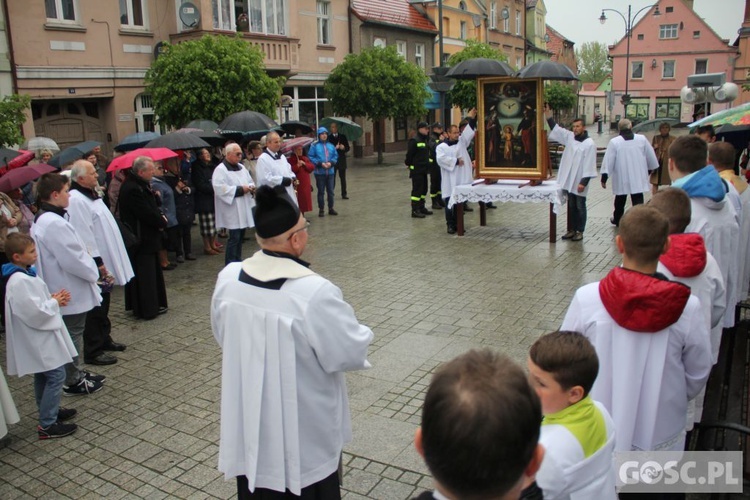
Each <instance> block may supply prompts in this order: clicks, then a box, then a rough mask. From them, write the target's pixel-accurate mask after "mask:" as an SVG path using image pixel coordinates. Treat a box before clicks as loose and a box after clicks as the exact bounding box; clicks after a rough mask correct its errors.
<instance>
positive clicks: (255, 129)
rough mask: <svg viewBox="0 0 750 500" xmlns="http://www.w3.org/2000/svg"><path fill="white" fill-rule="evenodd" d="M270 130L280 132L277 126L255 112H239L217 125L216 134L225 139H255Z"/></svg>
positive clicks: (269, 119)
mask: <svg viewBox="0 0 750 500" xmlns="http://www.w3.org/2000/svg"><path fill="white" fill-rule="evenodd" d="M271 130H276V131H282V130H281V128H280V127H279V124H278V123H276V122H275V121H273V120H272V119H271V118H269V117H267V116H266V115H264V114H263V113H258V112H257V111H240V112H239V113H234V114H232V115H229V116H227V117H226V118H224V120H222V122H221V123H220V124H219V130H218V132H219V133H220V134H221V135H223V136H225V137H232V138H238V137H237V136H239V138H240V139H251V138H252V139H255V138H260V137H262V136H264V135H266V134H267V133H268V132H270V131H271Z"/></svg>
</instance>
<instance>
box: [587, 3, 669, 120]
mask: <svg viewBox="0 0 750 500" xmlns="http://www.w3.org/2000/svg"><path fill="white" fill-rule="evenodd" d="M651 7H656V10H654V17H658V16H660V15H661V12H659V5H657V4H652V5H647V6H645V7H643V8H642V9H641V10H639V11H638V12H636V13H635V15H631V10H632V6H631V5H628V17H625V14H623V13H622V12H620V11H619V10H615V9H602V15H601V16H599V22H600V23H602V24H604V23H606V22H607V16H606V15H605V14H604V12H605V11H609V12H614V13H616V14H617V15H619V16H620V17H621V18H622V20H623V21H625V36H626V37H627V38H628V43H627V51H626V53H625V95H623V96H622V104H623V105H624V106H626V107H627V105H628V103H629V102H630V94H628V83H629V82H630V75H629V74H628V73H629V72H630V38H631V37H632V36H633V25H634V24H635V21H636V19H637V18H638V14H640V13H641V12H643V11H644V10H646V9H650V8H651ZM625 114H626V115H627V111H626V113H625Z"/></svg>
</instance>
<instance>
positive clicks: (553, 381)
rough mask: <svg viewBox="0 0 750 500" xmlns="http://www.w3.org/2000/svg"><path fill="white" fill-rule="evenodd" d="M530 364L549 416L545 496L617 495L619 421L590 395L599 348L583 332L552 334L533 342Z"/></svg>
mask: <svg viewBox="0 0 750 500" xmlns="http://www.w3.org/2000/svg"><path fill="white" fill-rule="evenodd" d="M528 368H529V378H530V381H531V385H532V387H534V389H535V390H536V393H537V395H538V396H539V399H540V400H541V403H542V414H543V415H544V420H543V421H542V429H541V434H540V436H539V443H540V444H541V445H542V446H544V448H545V455H544V460H543V461H542V466H541V468H540V469H539V472H538V473H537V475H536V482H537V484H538V485H539V487H540V488H541V489H542V491H543V492H544V498H545V499H571V500H573V499H575V500H579V499H580V500H584V499H591V500H609V499H613V500H614V499H616V498H617V495H616V493H615V471H614V465H613V461H612V453H613V452H614V447H615V439H614V437H615V436H614V423H613V422H612V418H611V417H610V416H609V413H607V410H606V409H605V408H604V406H602V405H601V404H600V403H598V402H596V401H594V400H593V399H591V397H590V396H589V391H590V390H591V387H592V386H593V385H594V381H595V380H596V376H597V374H598V372H599V359H598V357H597V355H596V350H595V349H594V347H593V346H592V345H591V343H590V342H589V341H588V339H586V337H584V336H583V335H581V334H580V333H576V332H554V333H549V334H547V335H544V336H542V337H541V338H539V339H538V340H537V341H536V342H535V343H534V345H532V346H531V350H530V351H529V359H528Z"/></svg>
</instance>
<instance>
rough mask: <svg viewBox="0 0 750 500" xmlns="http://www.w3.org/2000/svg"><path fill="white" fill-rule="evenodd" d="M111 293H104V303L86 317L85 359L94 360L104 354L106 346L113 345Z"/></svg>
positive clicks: (84, 333) (84, 335)
mask: <svg viewBox="0 0 750 500" xmlns="http://www.w3.org/2000/svg"><path fill="white" fill-rule="evenodd" d="M110 298H111V297H110V294H109V293H102V303H101V304H100V305H98V306H96V307H95V308H93V309H92V310H90V311H89V313H88V314H87V315H86V327H85V328H84V330H83V359H84V360H86V359H93V358H95V357H97V356H98V355H99V354H101V353H102V352H103V348H104V346H106V345H109V344H111V343H112V337H111V336H110V333H112V323H110V321H109V301H110Z"/></svg>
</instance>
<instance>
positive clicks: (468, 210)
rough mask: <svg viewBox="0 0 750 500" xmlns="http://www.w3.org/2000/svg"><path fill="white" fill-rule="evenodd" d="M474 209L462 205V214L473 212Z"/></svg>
mask: <svg viewBox="0 0 750 500" xmlns="http://www.w3.org/2000/svg"><path fill="white" fill-rule="evenodd" d="M473 211H474V209H473V208H471V207H470V206H469V205H464V212H473Z"/></svg>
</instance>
